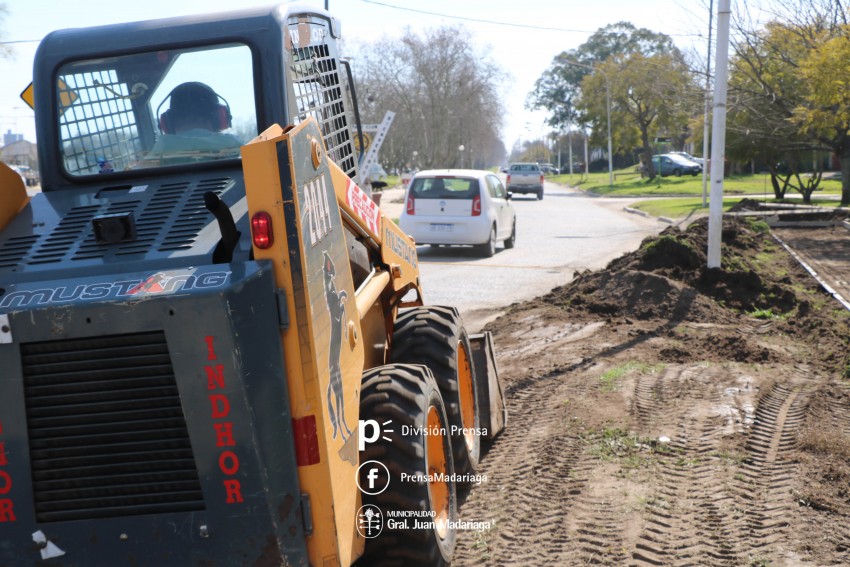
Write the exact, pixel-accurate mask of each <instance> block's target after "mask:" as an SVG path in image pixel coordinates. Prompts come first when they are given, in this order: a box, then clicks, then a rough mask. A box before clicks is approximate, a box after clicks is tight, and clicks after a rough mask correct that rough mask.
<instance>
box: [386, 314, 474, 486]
mask: <svg viewBox="0 0 850 567" xmlns="http://www.w3.org/2000/svg"><path fill="white" fill-rule="evenodd" d="M459 345H462V346H461V348H464V349H465V350H466V354H467V360H468V362H469V364H470V369H469V370H470V372H471V377H472V399H473V408H474V410H473V413H474V416H473V418H474V419H473V421H474V425H473V427H474V428H475V430H476V433H478V432H479V430H480V428H481V427H482V425H481V423H480V420H481V410H480V406H479V400H480V399H481V396H480V395H479V393H478V381H477V380H476V376H475V367H474V366H473V365H472V348H471V346H470V344H469V335H468V334H467V332H466V328H465V327H464V326H463V320H462V319H461V317H460V313H459V312H458V310H457V309H455V308H454V307H439V306H428V307H417V308H414V309H410V310H408V311H405V312H403V313H401V314H400V315H399V317H398V319H396V322H395V329H394V330H393V337H392V353H391V355H390V361H391V362H393V363H399V364H422V365H424V366H427V367H428V368H430V369H431V372H433V373H434V379H435V380H436V381H437V386H439V388H440V393H441V394H442V395H443V402H444V403H445V404H446V414H447V415H448V417H449V423H450V424H451V425H452V426H453V434H452V435H451V441H452V454H453V456H454V463H455V470H456V471H457V473H458V475H472V474H474V473H475V472H476V471H477V470H478V462H479V460H480V459H481V435H477V434H476V435H473V436H472V439H471V440H472V443H471V446H470V445H468V444H467V441H466V437H465V436H464V434H463V431H462V428H463V416H462V414H461V401H460V396H461V393H460V388H459V387H458V347H459ZM469 484H470V483H469V482H461V483H459V485H460V486H462V487H466V486H469Z"/></svg>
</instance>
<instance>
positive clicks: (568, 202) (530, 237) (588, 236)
mask: <svg viewBox="0 0 850 567" xmlns="http://www.w3.org/2000/svg"><path fill="white" fill-rule="evenodd" d="M383 198H386V202H384V201H383ZM383 198H382V203H381V206H382V207H383V208H384V210H385V211H386V212H387V214H388V215H389V216H390V217H391V218H398V216H399V214H400V212H401V206H402V203H401V192H400V191H398V190H396V191H390V192H387V194H385V195H384V196H383ZM513 202H514V207H515V209H516V212H517V243H516V246H515V247H514V248H513V249H511V250H505V249H503V248H501V246H500V247H499V248H498V249H497V252H496V255H495V256H493V257H492V258H486V259H484V258H479V257H477V256H476V255H475V253H474V252H473V251H472V249H471V248H432V247H429V246H419V247H417V251H418V253H419V261H420V271H421V273H422V285H423V289H424V299H425V302H426V303H427V304H430V305H454V306H456V307H458V308H459V309H460V310H461V313H462V314H463V316H464V318H465V319H466V323H467V326H468V327H469V328H470V329H472V330H477V329H478V328H480V327H481V326H483V325H484V324H485V323H486V322H487V321H489V320H490V319H492V318H495V317H496V316H497V315H498V313H499V311H500V309H501V308H503V307H505V306H508V305H510V304H511V303H513V302H516V301H522V300H526V299H531V298H534V297H538V296H540V295H543V294H545V293H546V292H548V291H549V290H551V289H552V288H553V287H556V286H559V285H563V284H565V283H567V282H569V281H570V280H571V279H572V277H573V275H574V274H575V272H577V271H582V270H586V269H590V270H594V269H598V268H602V267H604V266H605V265H606V264H607V263H608V262H609V261H610V260H612V259H613V258H615V257H617V256H619V255H621V254H622V253H624V252H627V251H630V250H634V249H636V248H637V247H638V245H639V244H640V242H641V240H643V239H644V238H645V237H646V236H648V235H651V234H656V233H658V232H660V231H661V230H663V229H664V228H665V227H666V226H669V225H666V224H664V223H661V222H659V221H657V220H655V219H647V218H644V217H641V216H638V215H634V214H629V213H627V212H625V211H623V207H624V206H625V204H626V203H627V202H628V201H625V200H622V199H607V198H598V197H590V196H587V195H586V194H584V193H582V192H580V191H577V190H575V189H570V188H565V187H563V186H558V185H555V184H552V183H547V184H546V187H545V197H544V199H543V200H542V201H537V200H536V199H535V198H532V197H525V196H518V197H515V198H514V201H513Z"/></svg>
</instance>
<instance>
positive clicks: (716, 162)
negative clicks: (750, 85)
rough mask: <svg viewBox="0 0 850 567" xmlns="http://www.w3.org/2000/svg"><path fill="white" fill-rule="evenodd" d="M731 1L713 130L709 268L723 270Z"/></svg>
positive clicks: (722, 26)
mask: <svg viewBox="0 0 850 567" xmlns="http://www.w3.org/2000/svg"><path fill="white" fill-rule="evenodd" d="M729 4H730V0H720V1H719V2H718V6H717V55H716V57H715V60H714V73H715V81H714V120H713V124H712V128H711V132H712V136H711V203H710V206H709V209H708V267H709V268H719V267H720V244H721V233H722V231H723V174H724V171H723V170H724V167H723V166H724V163H725V161H726V83H727V80H728V77H729V17H730V15H731V9H730V6H729Z"/></svg>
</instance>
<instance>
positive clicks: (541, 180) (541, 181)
mask: <svg viewBox="0 0 850 567" xmlns="http://www.w3.org/2000/svg"><path fill="white" fill-rule="evenodd" d="M540 184H541V185H543V174H542V173H541V174H540Z"/></svg>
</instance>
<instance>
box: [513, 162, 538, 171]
mask: <svg viewBox="0 0 850 567" xmlns="http://www.w3.org/2000/svg"><path fill="white" fill-rule="evenodd" d="M511 171H529V172H530V171H540V166H538V165H535V164H528V163H520V164H517V165H512V166H511Z"/></svg>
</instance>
